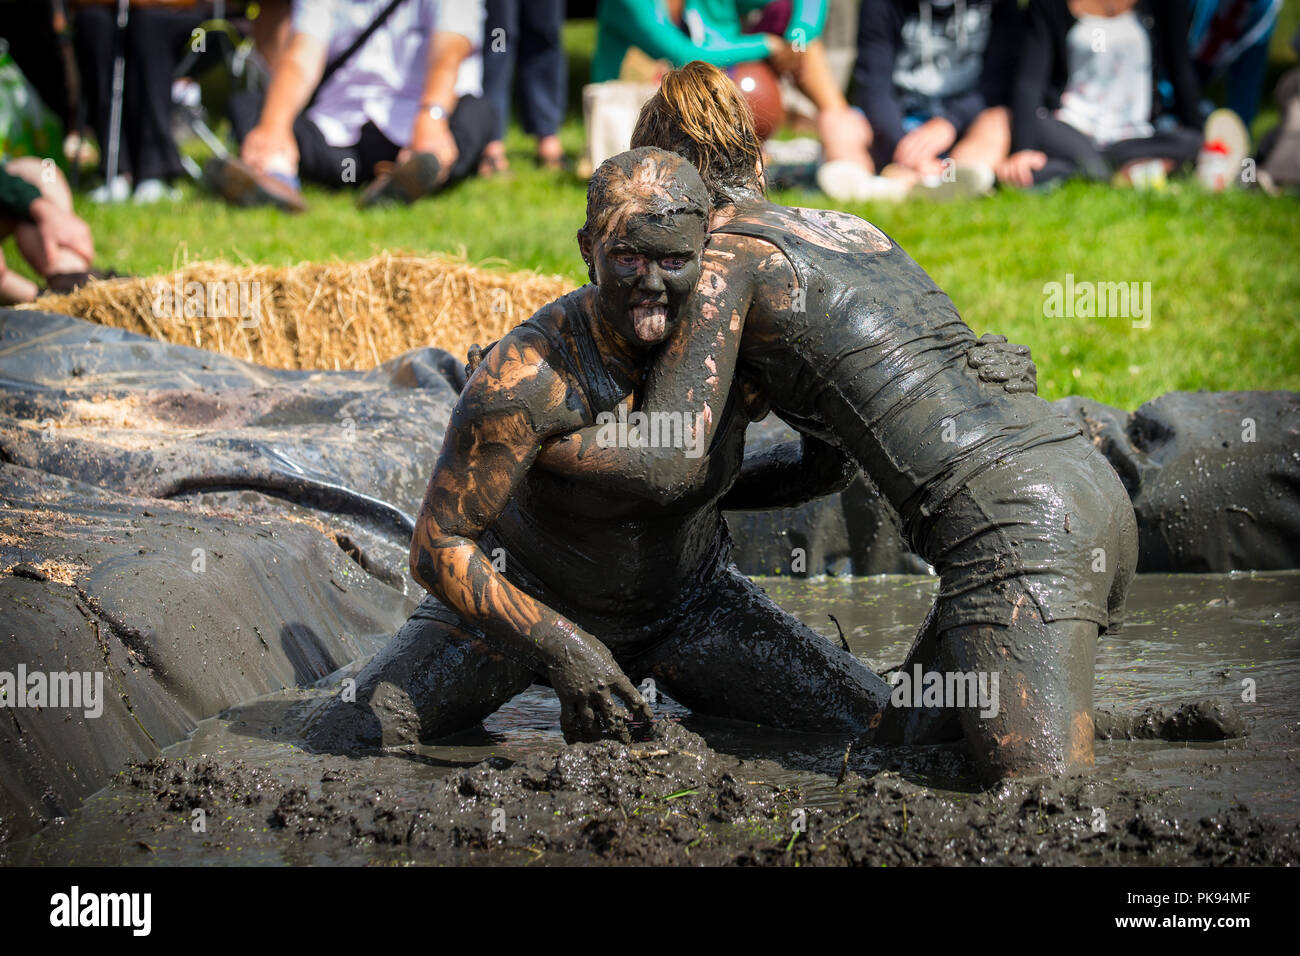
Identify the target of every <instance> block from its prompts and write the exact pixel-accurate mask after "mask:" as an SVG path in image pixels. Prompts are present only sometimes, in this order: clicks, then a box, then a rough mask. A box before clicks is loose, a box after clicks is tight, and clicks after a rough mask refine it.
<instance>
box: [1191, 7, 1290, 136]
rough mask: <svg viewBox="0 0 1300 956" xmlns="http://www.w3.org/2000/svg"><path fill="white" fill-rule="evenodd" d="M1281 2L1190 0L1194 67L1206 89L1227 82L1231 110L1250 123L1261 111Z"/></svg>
mask: <svg viewBox="0 0 1300 956" xmlns="http://www.w3.org/2000/svg"><path fill="white" fill-rule="evenodd" d="M1281 10H1282V0H1192V26H1191V49H1192V64H1193V65H1194V66H1195V68H1196V73H1197V77H1198V78H1199V79H1200V81H1201V86H1202V88H1204V87H1205V86H1208V85H1209V84H1211V83H1213V82H1214V81H1215V80H1217V79H1219V78H1220V77H1224V78H1225V79H1226V80H1227V84H1228V102H1227V106H1228V109H1230V110H1232V111H1233V112H1235V113H1236V114H1237V115H1238V116H1239V117H1240V118H1241V121H1242V122H1243V123H1244V124H1245V125H1246V126H1250V124H1251V123H1252V122H1253V121H1254V119H1255V114H1256V113H1257V112H1258V111H1259V96H1260V88H1261V87H1262V86H1263V84H1264V70H1265V68H1266V67H1267V66H1268V41H1269V39H1270V38H1271V37H1272V36H1273V28H1274V27H1276V26H1277V15H1278V13H1279V12H1281Z"/></svg>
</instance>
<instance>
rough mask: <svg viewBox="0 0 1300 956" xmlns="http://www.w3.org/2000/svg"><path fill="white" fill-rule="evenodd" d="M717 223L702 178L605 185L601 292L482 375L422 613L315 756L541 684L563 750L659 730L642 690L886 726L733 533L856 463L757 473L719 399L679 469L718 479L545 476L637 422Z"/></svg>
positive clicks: (445, 494) (428, 535)
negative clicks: (689, 482) (604, 426)
mask: <svg viewBox="0 0 1300 956" xmlns="http://www.w3.org/2000/svg"><path fill="white" fill-rule="evenodd" d="M708 214H709V197H708V192H707V191H706V190H705V188H704V184H703V183H702V182H701V180H700V178H699V175H698V174H697V173H696V171H695V170H694V169H693V168H692V167H691V166H690V164H689V163H686V162H684V161H682V160H681V159H680V158H679V157H678V156H676V155H674V154H672V153H666V152H663V151H660V150H654V149H642V150H634V151H632V152H629V153H623V154H621V155H619V156H616V157H614V158H613V159H611V160H609V161H607V162H606V163H604V164H603V165H602V166H601V167H600V168H599V169H598V170H597V171H596V174H595V176H594V177H593V179H592V181H591V185H590V187H589V190H588V200H587V222H586V225H584V227H583V229H582V231H581V232H580V233H579V243H580V246H581V249H582V254H583V258H584V259H586V261H587V263H588V267H589V271H590V275H591V278H592V283H591V284H589V285H586V286H584V287H582V288H581V289H579V290H577V291H576V292H573V293H571V294H569V295H567V296H565V297H563V298H562V299H559V300H558V301H556V302H555V303H553V304H551V305H550V306H547V307H546V308H544V309H542V310H541V311H539V312H538V313H537V314H536V315H534V316H533V317H532V318H531V319H529V320H528V321H527V322H525V323H523V324H522V325H520V326H518V327H517V328H515V329H513V330H512V331H511V332H510V333H508V334H507V335H506V336H505V337H504V338H503V339H502V340H501V341H500V342H499V343H497V345H496V346H495V347H494V348H492V349H491V351H490V352H488V354H487V355H486V357H485V358H484V359H483V361H482V364H481V365H479V367H478V368H477V369H476V370H475V372H474V374H473V375H472V376H471V377H470V379H469V381H468V382H467V384H466V386H465V389H464V391H463V392H462V394H461V397H460V400H459V402H458V403H457V405H456V408H455V410H454V411H453V413H452V417H451V423H450V424H449V426H448V428H447V433H446V436H445V438H444V442H443V448H442V453H441V456H440V457H439V459H438V463H437V465H436V467H435V469H434V473H433V476H432V478H431V479H430V481H429V487H428V491H427V493H426V495H425V499H424V504H423V507H422V508H421V511H420V515H419V518H418V520H417V525H416V531H415V534H414V537H413V541H412V544H411V571H412V573H413V575H414V576H415V579H416V580H417V581H418V582H419V583H420V584H421V585H423V586H424V587H425V588H426V589H427V590H428V591H429V592H430V594H429V596H427V597H426V598H425V599H424V601H423V602H422V603H421V605H420V607H419V608H418V610H417V611H416V613H415V614H414V615H413V616H412V617H411V619H410V620H409V621H408V622H407V624H406V625H405V626H404V627H403V629H402V630H401V631H399V632H398V634H397V636H396V637H395V638H394V639H393V641H392V642H391V643H390V644H389V645H388V646H387V647H386V648H385V649H384V650H382V651H381V652H380V653H379V654H378V655H376V657H375V658H374V659H373V660H372V661H371V662H370V664H369V665H368V666H367V667H366V668H365V670H364V671H363V672H362V674H361V675H360V677H359V678H358V683H357V702H356V703H355V704H354V703H346V702H343V701H341V700H336V701H334V702H332V703H331V704H330V705H329V707H328V708H327V709H326V711H325V712H324V713H323V714H321V715H320V716H319V717H318V719H317V720H316V721H315V722H314V724H313V727H312V728H311V730H310V731H309V740H310V742H311V743H312V744H313V745H314V746H316V747H318V748H321V749H340V748H342V749H346V748H351V747H356V746H373V745H376V744H380V743H383V744H393V743H399V742H411V741H413V740H416V739H431V738H435V737H439V736H445V735H447V734H449V733H452V732H454V731H458V730H461V729H464V728H466V727H469V726H472V725H474V724H476V723H477V722H479V721H481V720H482V719H483V718H484V717H487V716H488V715H490V714H491V713H492V712H493V711H495V710H496V709H497V708H498V707H500V706H501V705H502V704H503V703H505V702H506V701H508V700H509V699H510V698H511V697H513V696H515V695H516V694H518V693H519V692H521V691H522V690H524V689H525V688H527V687H528V686H529V684H531V683H533V682H534V681H536V680H538V679H539V678H545V679H548V680H549V682H550V684H551V686H552V687H553V688H554V689H555V691H556V693H557V695H558V696H559V698H560V704H561V723H562V726H563V729H564V734H565V737H566V739H569V740H579V739H596V738H600V737H608V736H613V737H619V738H622V739H624V740H627V739H629V729H628V727H627V724H626V721H627V719H628V718H629V716H630V717H632V718H634V719H640V720H648V719H650V718H651V716H652V715H651V712H650V710H649V708H648V707H647V705H646V703H645V702H644V700H643V699H642V698H641V696H640V695H639V694H638V692H637V688H636V684H637V683H639V682H640V681H641V680H642V679H644V678H645V677H652V678H654V680H655V682H656V686H657V687H661V688H663V689H664V690H665V691H667V692H668V693H669V694H671V695H672V696H673V697H674V698H675V699H676V700H678V701H680V702H681V703H682V704H684V705H686V706H688V707H690V708H691V709H692V710H695V711H698V712H701V713H705V714H711V715H716V716H723V717H731V718H737V719H743V720H748V721H755V722H760V723H762V724H764V725H768V726H774V727H780V728H786V729H791V730H804V731H826V732H830V731H835V732H842V731H849V732H861V731H864V730H866V729H867V728H868V726H869V724H870V722H871V720H872V719H873V718H876V717H878V715H879V712H880V709H881V707H882V705H883V703H884V700H885V697H886V696H887V694H888V687H887V685H886V684H885V683H884V682H883V681H882V680H881V679H880V678H879V677H878V676H877V675H876V674H875V673H873V672H872V671H871V670H870V669H869V668H868V667H866V665H865V664H863V663H862V662H861V661H860V660H858V659H857V658H856V657H854V656H853V655H852V654H850V653H848V652H847V651H845V650H842V649H840V648H838V647H836V646H835V645H834V644H832V643H831V642H830V641H827V640H826V639H825V638H823V637H821V636H820V635H818V634H817V633H815V632H814V631H812V630H810V629H808V628H807V627H804V626H803V625H802V624H800V623H799V622H798V621H797V620H795V619H794V618H793V617H791V616H790V615H788V614H786V613H785V612H784V611H782V610H781V609H780V608H778V607H777V606H776V605H775V604H773V603H772V602H771V601H770V600H769V599H768V598H767V596H766V595H765V594H764V593H763V592H762V591H761V590H760V589H759V588H758V587H757V586H756V585H754V584H753V583H752V582H751V581H750V580H749V579H748V578H746V577H745V576H743V575H742V574H741V573H740V572H739V571H737V569H736V568H735V566H734V565H733V564H732V562H731V558H730V541H729V539H728V536H727V532H726V526H725V524H724V523H723V520H722V517H721V514H720V507H721V506H726V504H727V501H726V500H724V496H725V495H727V493H728V491H729V489H730V490H731V493H732V496H733V497H732V498H731V499H730V500H734V501H736V502H738V503H740V504H745V505H753V504H765V505H767V506H776V505H780V504H786V503H795V502H797V501H799V500H803V499H804V498H805V496H806V497H812V496H814V495H816V494H824V493H827V492H828V491H830V490H833V489H834V488H836V487H842V486H843V485H844V484H846V483H847V481H848V480H849V479H850V478H851V477H852V474H853V469H851V468H849V469H846V468H845V467H844V463H845V459H844V458H843V456H841V455H839V454H838V453H834V452H833V451H832V450H831V449H829V448H828V447H827V446H825V445H823V444H822V443H820V442H817V441H816V440H814V439H809V440H806V441H804V442H803V443H802V446H801V447H802V456H801V457H800V458H799V461H798V462H795V461H794V460H792V456H791V454H790V452H791V450H790V449H786V450H785V451H783V452H779V453H776V454H773V455H767V456H761V457H759V458H757V459H751V460H750V462H749V463H747V467H746V469H745V471H744V473H743V474H742V473H741V470H740V465H741V460H742V456H743V447H744V431H745V426H746V424H747V418H746V400H745V399H744V398H743V397H742V396H741V393H740V390H739V389H737V390H735V391H733V390H731V389H728V390H727V392H726V394H724V395H723V396H722V401H721V402H720V403H719V404H718V405H717V406H716V409H717V412H716V414H715V415H714V421H713V427H712V428H711V429H710V433H711V436H712V440H711V443H710V445H709V446H708V448H707V450H705V449H704V448H702V447H700V448H692V447H677V448H674V449H672V454H675V455H682V456H684V457H685V456H687V455H690V456H693V460H697V461H699V462H700V463H701V465H702V473H703V478H702V480H701V481H700V482H699V484H698V485H697V487H695V488H694V489H693V490H692V491H691V492H690V493H689V494H683V495H677V496H674V497H673V499H672V500H671V501H665V502H662V503H660V502H657V501H655V500H653V498H654V495H655V488H656V487H657V484H658V483H657V481H656V480H655V479H654V478H653V476H649V475H641V476H639V477H638V476H635V475H624V476H622V478H621V480H619V481H607V482H602V481H595V482H589V481H582V482H578V481H575V480H573V479H572V478H569V477H566V476H563V475H558V474H555V473H553V472H551V471H548V470H547V469H546V468H545V467H544V466H543V465H541V464H539V462H538V453H539V452H540V451H541V449H542V446H543V444H544V443H545V442H547V441H548V440H549V439H552V438H555V437H557V436H561V435H564V434H566V433H569V432H573V431H574V430H576V429H579V428H583V427H584V426H589V425H593V424H595V423H596V422H597V421H602V420H603V419H600V418H599V417H598V416H600V415H601V414H602V413H615V412H617V410H618V409H625V410H631V409H635V408H636V407H637V406H638V404H639V395H640V391H641V388H642V385H643V382H644V378H645V374H646V371H647V368H648V366H649V361H650V356H651V353H652V351H653V350H654V349H655V347H656V346H658V345H659V344H660V343H661V342H662V341H663V340H664V339H666V338H667V337H668V336H669V335H670V334H671V332H672V331H673V329H674V328H675V327H676V325H677V323H678V322H679V321H680V319H681V317H682V315H683V307H684V304H685V303H686V302H687V300H688V299H689V298H690V297H691V295H692V293H693V291H694V289H695V287H696V283H697V281H698V279H699V276H700V260H701V255H702V252H703V247H704V241H705V236H706V229H707V220H708ZM710 414H714V413H712V412H711V413H710ZM700 452H703V454H700ZM792 465H797V467H793V468H792ZM792 474H794V475H795V477H796V479H797V481H791V480H790V479H791V475H792ZM733 484H734V485H735V487H734V488H733V487H732V486H733ZM720 502H721V505H720ZM620 701H621V703H620ZM629 711H630V713H629Z"/></svg>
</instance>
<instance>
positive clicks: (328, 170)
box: [229, 93, 496, 189]
mask: <svg viewBox="0 0 1300 956" xmlns="http://www.w3.org/2000/svg"><path fill="white" fill-rule="evenodd" d="M261 109H262V107H261V97H260V95H258V94H249V93H239V94H233V95H232V96H231V97H230V106H229V110H230V125H231V128H232V130H233V131H234V134H235V138H236V139H238V140H239V141H240V142H241V143H242V142H243V140H244V137H245V136H247V135H248V132H249V130H251V129H252V128H253V127H254V126H255V125H257V120H258V117H259V116H260V115H261ZM448 126H450V128H451V137H452V139H454V140H455V141H456V152H457V156H456V162H455V164H453V165H452V167H451V172H450V174H449V175H448V177H447V185H451V184H452V183H455V182H458V181H460V180H462V179H465V178H466V177H467V176H469V175H471V174H472V173H473V172H474V171H475V170H477V169H478V163H479V160H480V159H481V158H482V156H483V149H484V147H486V146H487V144H488V143H489V142H491V140H492V136H493V131H494V130H495V128H496V110H495V108H494V107H493V106H492V103H491V102H490V101H488V100H487V99H486V98H484V97H481V96H462V97H461V98H460V99H459V100H458V101H457V103H456V108H455V109H454V110H453V111H452V114H451V117H450V118H449V120H448ZM293 138H294V139H295V140H296V141H297V144H298V175H299V176H300V177H301V178H302V179H303V180H304V181H306V182H313V183H318V184H319V185H322V186H329V187H331V188H336V189H338V188H344V187H348V186H352V185H354V184H359V183H366V182H369V181H370V180H372V179H374V178H375V164H376V163H381V162H388V163H390V162H392V161H393V160H395V159H396V158H397V154H398V153H399V152H400V151H401V149H402V147H400V146H398V145H397V144H396V143H394V142H393V141H392V140H390V139H389V138H388V137H387V136H385V135H384V134H383V133H381V132H380V131H379V128H378V127H377V126H375V125H374V124H373V123H366V125H365V126H363V127H362V128H361V133H360V136H359V137H358V139H357V141H356V142H355V143H353V144H352V145H351V146H331V145H330V144H329V143H327V142H325V135H324V134H323V133H322V132H321V131H320V129H319V128H318V127H317V126H316V124H315V123H313V122H312V121H311V120H309V119H308V118H307V117H306V116H305V115H303V116H299V117H298V118H297V119H296V120H295V121H294V124H293Z"/></svg>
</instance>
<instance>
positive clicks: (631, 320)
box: [590, 212, 705, 348]
mask: <svg viewBox="0 0 1300 956" xmlns="http://www.w3.org/2000/svg"><path fill="white" fill-rule="evenodd" d="M704 238H705V222H704V219H703V218H702V217H700V216H697V215H692V214H689V213H686V214H677V215H667V216H664V215H655V214H653V213H645V212H643V213H640V214H635V215H632V216H630V217H628V218H627V219H626V220H624V221H623V222H622V223H620V224H619V227H618V228H617V230H616V231H611V233H607V234H605V235H602V236H600V237H599V238H598V239H597V240H596V241H595V242H594V243H592V244H591V248H590V262H591V264H592V270H593V273H594V275H595V281H596V284H597V285H598V286H599V287H600V291H599V295H598V299H597V301H598V303H599V311H600V320H601V321H602V322H604V323H605V324H606V325H607V326H608V327H610V328H611V329H612V330H613V331H614V332H616V333H617V334H618V335H619V336H621V337H622V338H623V339H625V340H626V341H627V342H628V343H630V344H632V345H635V346H638V347H640V348H648V347H649V346H652V345H655V344H657V343H659V342H662V341H663V340H664V339H665V338H667V336H668V333H669V332H671V331H672V329H673V328H674V326H675V325H676V324H677V322H678V321H680V319H681V314H682V308H683V306H684V304H685V302H686V300H687V298H688V297H689V296H690V294H691V292H692V291H693V290H694V288H695V284H696V283H697V282H698V281H699V278H700V256H701V254H702V252H703V249H704Z"/></svg>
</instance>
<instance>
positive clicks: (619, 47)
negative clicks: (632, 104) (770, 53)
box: [591, 0, 829, 83]
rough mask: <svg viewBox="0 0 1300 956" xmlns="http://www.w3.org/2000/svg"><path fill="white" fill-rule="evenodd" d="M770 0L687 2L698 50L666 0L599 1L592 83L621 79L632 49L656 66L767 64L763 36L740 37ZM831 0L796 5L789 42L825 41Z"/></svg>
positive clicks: (687, 19) (797, 0) (803, 0)
mask: <svg viewBox="0 0 1300 956" xmlns="http://www.w3.org/2000/svg"><path fill="white" fill-rule="evenodd" d="M768 2H770V0H686V2H685V6H684V10H683V14H682V19H683V20H684V21H685V22H686V23H687V24H688V25H690V24H691V23H692V22H694V23H695V24H696V25H697V27H698V28H699V29H700V30H701V33H702V42H701V43H700V44H699V45H696V44H695V43H693V42H692V41H691V38H690V36H689V35H687V33H686V31H684V30H683V29H682V28H681V27H679V26H678V25H677V24H675V23H673V21H672V20H671V19H670V18H669V16H668V5H667V3H666V2H665V0H600V6H599V7H598V8H597V11H596V27H597V37H596V55H595V57H594V58H593V59H592V61H591V82H593V83H603V82H605V81H606V80H616V79H618V72H619V69H620V68H621V67H622V65H623V57H625V56H626V55H627V51H628V47H633V46H635V47H638V48H640V49H641V50H642V51H644V52H645V53H646V54H647V55H648V56H650V57H651V58H652V59H655V60H667V61H668V62H669V63H671V64H672V65H673V66H674V67H683V66H685V65H686V64H687V63H690V62H691V61H692V60H703V61H704V62H706V63H712V64H713V65H714V66H717V67H722V68H723V69H725V68H727V67H729V66H735V65H736V64H738V63H748V62H750V61H751V60H765V59H767V41H766V40H765V39H764V38H763V36H762V35H761V34H746V33H743V32H742V31H741V18H742V17H744V16H745V15H746V14H748V13H750V12H751V11H754V10H757V9H760V8H761V7H764V6H766V5H767V3H768ZM828 2H829V0H795V2H794V5H793V11H792V13H791V15H790V23H789V25H788V26H787V27H786V31H785V38H786V39H787V40H788V41H790V42H791V43H794V42H796V41H801V42H803V43H808V42H811V41H812V40H815V39H817V37H819V36H821V32H822V28H823V27H824V26H825V24H826V7H827V3H828Z"/></svg>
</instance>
